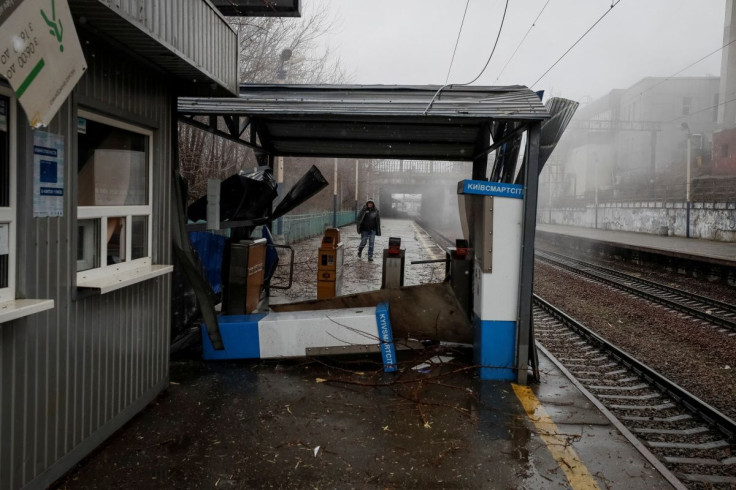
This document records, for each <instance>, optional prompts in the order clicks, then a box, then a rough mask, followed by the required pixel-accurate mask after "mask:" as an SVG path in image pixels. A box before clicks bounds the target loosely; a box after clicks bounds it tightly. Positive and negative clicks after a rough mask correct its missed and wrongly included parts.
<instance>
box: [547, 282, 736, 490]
mask: <svg viewBox="0 0 736 490" xmlns="http://www.w3.org/2000/svg"><path fill="white" fill-rule="evenodd" d="M534 325H535V334H536V338H537V345H538V346H540V348H542V349H544V350H546V351H548V352H549V354H551V355H552V356H553V357H554V358H556V359H557V360H558V361H559V362H560V363H561V364H562V365H563V366H564V367H565V368H566V370H567V371H568V372H569V373H570V374H571V375H572V376H573V377H574V378H575V379H577V381H578V382H579V383H580V384H581V385H582V386H583V387H584V388H585V389H586V390H587V391H588V392H590V393H591V394H592V395H593V396H594V397H595V398H596V399H597V400H598V401H599V402H600V403H601V404H602V405H603V406H604V407H605V408H606V409H607V410H608V411H610V413H612V414H613V416H614V417H615V418H616V419H618V421H619V422H620V423H621V424H623V425H624V426H625V427H626V428H627V429H628V430H629V431H630V432H631V433H633V434H634V435H635V436H636V437H637V439H639V440H640V441H641V443H642V444H644V446H646V447H647V449H648V450H649V451H650V452H651V453H652V454H654V455H655V456H656V457H657V458H658V459H659V461H661V462H662V464H664V465H665V466H666V467H667V468H668V469H669V470H670V471H671V472H672V473H673V474H674V475H676V477H677V478H678V479H679V480H680V481H681V482H682V484H683V485H684V486H686V487H688V488H713V489H720V488H724V489H726V488H734V487H736V454H734V449H736V447H735V446H734V444H736V421H734V420H732V419H730V418H728V417H726V416H725V415H723V414H722V413H721V412H719V411H718V410H716V409H715V408H713V407H712V406H710V405H709V404H707V403H706V402H704V401H702V400H700V399H699V398H697V397H696V396H694V395H692V394H691V393H689V392H688V391H687V390H685V389H683V388H681V387H680V386H678V385H677V384H676V383H674V382H672V381H670V380H669V379H667V378H665V377H664V376H663V375H661V374H659V373H658V372H656V371H655V370H653V369H651V368H650V367H648V366H646V365H644V364H643V363H641V362H639V361H637V360H636V359H634V358H633V357H632V356H630V355H629V354H627V353H626V352H624V351H622V350H620V349H618V348H616V347H615V346H613V345H612V344H610V343H609V342H607V341H606V340H605V339H603V338H601V337H600V336H599V335H597V334H596V333H594V332H592V331H591V330H589V329H588V328H586V327H585V326H583V325H582V324H580V323H579V322H577V321H575V320H574V319H572V318H570V317H569V316H567V315H566V314H565V313H563V312H562V311H560V310H558V309H557V308H555V307H554V306H552V305H551V304H549V303H547V302H546V301H544V300H543V299H542V298H539V297H538V296H535V297H534Z"/></svg>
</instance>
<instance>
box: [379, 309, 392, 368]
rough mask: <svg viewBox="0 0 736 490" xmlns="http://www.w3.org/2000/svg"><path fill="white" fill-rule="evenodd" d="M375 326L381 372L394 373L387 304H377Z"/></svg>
mask: <svg viewBox="0 0 736 490" xmlns="http://www.w3.org/2000/svg"><path fill="white" fill-rule="evenodd" d="M376 325H377V326H378V338H379V339H380V341H381V358H382V359H383V371H384V372H386V373H392V372H394V371H396V347H395V346H394V335H393V332H391V320H390V319H389V317H388V303H378V305H377V306H376Z"/></svg>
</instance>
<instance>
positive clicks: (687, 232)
mask: <svg viewBox="0 0 736 490" xmlns="http://www.w3.org/2000/svg"><path fill="white" fill-rule="evenodd" d="M690 136H691V135H690V130H689V129H688V131H687V161H686V162H685V181H686V182H685V201H686V206H687V211H686V213H685V214H686V224H685V236H686V237H687V238H690V197H691V196H690V151H691V148H690V145H691V144H690V139H691V138H690Z"/></svg>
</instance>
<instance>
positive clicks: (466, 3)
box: [445, 0, 470, 85]
mask: <svg viewBox="0 0 736 490" xmlns="http://www.w3.org/2000/svg"><path fill="white" fill-rule="evenodd" d="M468 5H470V0H466V1H465V11H464V12H463V20H461V21H460V29H459V30H458V31H457V39H455V49H453V50H452V59H451V60H450V67H449V68H448V69H447V76H446V77H445V85H446V84H447V81H448V80H449V79H450V71H452V65H453V63H455V53H457V45H458V44H460V34H462V32H463V25H464V24H465V14H467V13H468Z"/></svg>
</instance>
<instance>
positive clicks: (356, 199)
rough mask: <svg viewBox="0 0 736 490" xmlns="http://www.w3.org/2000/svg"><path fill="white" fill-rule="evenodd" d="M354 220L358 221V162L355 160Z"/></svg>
mask: <svg viewBox="0 0 736 490" xmlns="http://www.w3.org/2000/svg"><path fill="white" fill-rule="evenodd" d="M355 219H358V160H357V159H356V160H355Z"/></svg>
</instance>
